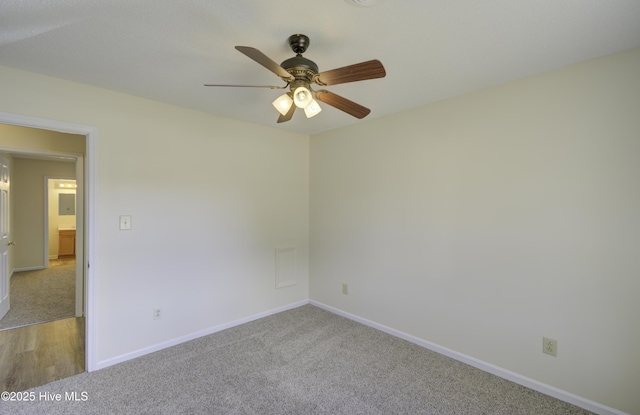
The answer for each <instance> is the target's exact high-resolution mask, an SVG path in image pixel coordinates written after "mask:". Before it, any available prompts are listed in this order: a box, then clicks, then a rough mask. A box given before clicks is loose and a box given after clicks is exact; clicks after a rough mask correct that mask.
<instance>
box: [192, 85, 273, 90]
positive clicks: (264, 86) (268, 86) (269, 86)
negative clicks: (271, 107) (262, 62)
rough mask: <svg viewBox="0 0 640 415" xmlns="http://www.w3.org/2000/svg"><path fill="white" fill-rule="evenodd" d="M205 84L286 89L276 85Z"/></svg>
mask: <svg viewBox="0 0 640 415" xmlns="http://www.w3.org/2000/svg"><path fill="white" fill-rule="evenodd" d="M204 86H224V87H233V88H269V89H285V88H286V86H275V85H233V84H204Z"/></svg>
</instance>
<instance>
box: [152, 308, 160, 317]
mask: <svg viewBox="0 0 640 415" xmlns="http://www.w3.org/2000/svg"><path fill="white" fill-rule="evenodd" d="M160 315H161V313H160V309H159V308H154V309H153V319H154V320H160Z"/></svg>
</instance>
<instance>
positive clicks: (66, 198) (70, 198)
mask: <svg viewBox="0 0 640 415" xmlns="http://www.w3.org/2000/svg"><path fill="white" fill-rule="evenodd" d="M58 214H59V215H60V216H62V215H75V214H76V195H75V194H73V193H60V195H59V199H58Z"/></svg>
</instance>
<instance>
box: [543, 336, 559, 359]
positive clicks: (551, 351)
mask: <svg viewBox="0 0 640 415" xmlns="http://www.w3.org/2000/svg"><path fill="white" fill-rule="evenodd" d="M542 353H545V354H548V355H551V356H554V357H555V356H557V355H558V341H557V340H554V339H550V338H548V337H543V338H542Z"/></svg>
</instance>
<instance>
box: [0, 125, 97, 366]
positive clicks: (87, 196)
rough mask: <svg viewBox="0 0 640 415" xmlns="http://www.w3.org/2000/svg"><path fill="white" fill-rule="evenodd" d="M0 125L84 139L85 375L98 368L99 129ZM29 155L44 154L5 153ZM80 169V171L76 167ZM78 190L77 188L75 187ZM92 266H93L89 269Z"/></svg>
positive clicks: (73, 126)
mask: <svg viewBox="0 0 640 415" xmlns="http://www.w3.org/2000/svg"><path fill="white" fill-rule="evenodd" d="M0 124H10V125H15V126H19V127H30V128H39V129H43V130H52V131H58V132H63V133H70V134H78V135H83V136H85V137H86V139H85V140H86V141H85V143H86V146H85V158H84V160H83V162H84V163H82V161H81V162H80V163H76V168H78V164H84V166H83V167H84V178H85V182H84V184H83V185H82V189H81V190H82V191H84V195H83V199H84V206H85V207H86V209H85V211H84V218H85V224H86V226H85V229H84V235H85V238H84V253H85V255H84V260H83V261H82V262H83V264H82V266H83V267H84V274H85V290H84V297H85V313H86V315H85V362H86V370H87V372H93V371H94V370H96V369H97V360H96V359H97V353H96V334H97V333H96V331H97V330H96V321H97V315H96V304H97V276H96V270H97V265H98V264H97V256H96V229H97V224H96V206H97V204H96V194H97V183H98V181H97V158H98V157H97V148H98V129H97V128H96V127H92V126H88V125H82V124H74V123H68V122H63V121H57V120H50V119H46V118H37V117H30V116H25V115H20V114H12V113H8V112H0ZM14 150H15V152H30V153H38V154H43V153H46V152H45V151H42V150H41V151H38V150H36V149H26V148H20V149H18V148H14V149H7V152H11V151H14ZM78 169H79V168H78ZM78 187H79V188H80V186H78ZM90 265H92V266H90Z"/></svg>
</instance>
